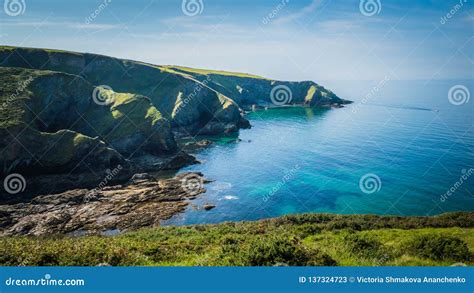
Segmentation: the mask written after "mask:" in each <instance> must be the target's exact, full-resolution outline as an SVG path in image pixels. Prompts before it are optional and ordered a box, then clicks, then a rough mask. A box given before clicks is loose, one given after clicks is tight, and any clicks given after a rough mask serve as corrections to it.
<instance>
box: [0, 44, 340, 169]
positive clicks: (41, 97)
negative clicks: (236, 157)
mask: <svg viewBox="0 0 474 293" xmlns="http://www.w3.org/2000/svg"><path fill="white" fill-rule="evenodd" d="M0 82H1V84H2V86H1V87H0V107H1V109H2V111H1V112H0V149H1V151H2V154H1V157H0V164H1V166H2V168H0V172H1V174H0V175H2V176H4V175H6V174H9V173H12V172H20V173H22V174H23V175H44V174H63V173H67V174H70V173H74V174H80V173H84V172H90V171H91V170H92V171H94V172H99V171H103V170H105V169H106V168H113V167H116V166H117V165H119V164H120V165H122V166H124V168H125V169H127V170H130V174H131V173H133V172H140V171H144V170H145V169H153V168H155V167H154V166H173V167H170V168H175V167H177V168H179V167H180V166H184V165H186V164H190V163H193V162H194V161H195V160H194V159H193V158H191V157H189V156H187V155H186V154H184V153H183V152H180V148H179V146H178V144H177V143H176V141H175V137H187V136H195V135H216V134H225V133H231V132H236V131H238V130H239V129H241V128H248V127H250V124H249V122H248V121H247V120H246V119H245V118H244V110H243V109H250V108H252V107H255V106H269V105H270V106H271V105H273V104H272V101H273V100H272V97H271V94H273V93H272V90H273V89H274V88H275V87H276V86H281V87H285V89H289V90H290V92H291V94H290V99H286V101H284V103H283V104H280V102H281V101H278V103H277V104H276V105H273V106H281V105H284V104H301V105H307V106H315V107H318V106H320V107H331V106H340V105H341V104H344V103H348V102H347V101H345V100H342V99H340V98H339V97H337V96H336V95H335V94H333V93H332V92H331V91H329V90H326V89H324V88H323V87H321V86H319V85H317V84H315V83H314V82H309V81H306V82H284V81H275V80H270V79H266V78H263V77H258V76H254V75H249V74H243V73H231V72H224V71H212V70H203V69H192V68H186V67H177V66H158V65H152V64H146V63H143V62H137V61H131V60H122V59H117V58H112V57H107V56H102V55H95V54H88V53H75V52H67V51H60V50H50V49H33V48H19V47H10V46H1V47H0ZM284 95H285V93H283V98H287V96H284ZM273 102H274V101H273ZM150 156H151V157H150ZM144 157H145V159H143V158H144ZM137 158H142V159H138V160H137ZM162 160H168V161H166V162H165V163H163V162H161V161H162ZM137 161H139V162H141V163H140V164H137Z"/></svg>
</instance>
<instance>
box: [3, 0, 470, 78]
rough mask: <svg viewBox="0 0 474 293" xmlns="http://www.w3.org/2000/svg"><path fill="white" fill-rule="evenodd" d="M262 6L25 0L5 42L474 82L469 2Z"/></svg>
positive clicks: (282, 1) (276, 73)
mask: <svg viewBox="0 0 474 293" xmlns="http://www.w3.org/2000/svg"><path fill="white" fill-rule="evenodd" d="M7 2H8V1H7ZM185 2H195V3H197V4H198V7H199V11H197V14H196V15H194V16H189V15H187V14H193V13H194V12H193V13H190V11H186V9H185V8H183V7H185V6H182V4H183V3H185ZM254 2H255V1H249V0H245V1H239V2H238V3H234V2H230V1H215V0H194V1H192V0H191V1H189V0H188V1H154V0H140V1H134V2H133V3H127V2H125V1H119V0H110V1H108V0H106V1H92V0H87V1H81V2H80V3H79V2H77V3H69V2H68V3H62V2H61V1H58V0H47V1H42V3H41V4H40V3H35V2H33V1H28V0H25V1H24V2H23V3H24V6H23V8H24V9H23V13H20V14H19V15H14V16H11V15H8V14H7V13H6V10H5V9H3V10H1V12H0V13H1V14H0V15H1V20H0V43H1V44H2V45H11V46H24V47H40V48H51V49H61V50H70V51H77V52H88V53H96V54H103V55H108V56H112V57H117V58H125V59H132V60H138V61H143V62H148V63H152V64H160V65H168V64H169V65H181V66H189V67H197V68H205V69H215V70H228V71H235V72H246V73H252V74H256V75H261V76H265V77H269V78H272V79H279V80H314V81H317V82H318V81H328V80H329V81H330V80H334V81H335V80H380V79H383V78H385V77H389V78H390V80H438V79H453V80H454V79H473V78H474V71H473V68H474V67H473V66H472V64H473V60H474V53H473V52H472V50H470V49H469V48H472V47H473V35H474V17H473V15H474V10H473V7H472V4H471V3H469V2H464V0H461V1H423V0H417V1H383V0H382V1H378V0H365V1H356V0H354V1H328V0H326V1H324V0H321V1H319V0H306V1H292V0H279V1H258V3H254ZM363 2H374V3H375V5H376V11H374V12H368V11H363V8H361V7H362V6H360V4H361V3H363ZM377 3H380V4H378V6H377ZM372 14H373V15H372ZM447 15H449V18H448V17H447Z"/></svg>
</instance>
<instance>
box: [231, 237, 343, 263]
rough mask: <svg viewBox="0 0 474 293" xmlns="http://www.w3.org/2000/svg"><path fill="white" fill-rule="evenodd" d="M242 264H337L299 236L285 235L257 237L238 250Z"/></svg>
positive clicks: (238, 257)
mask: <svg viewBox="0 0 474 293" xmlns="http://www.w3.org/2000/svg"><path fill="white" fill-rule="evenodd" d="M237 259H239V260H240V265H247V266H273V265H277V264H285V265H290V266H307V265H323V266H331V265H336V261H335V260H333V259H332V258H331V257H330V256H329V255H327V254H325V253H322V252H320V251H318V250H314V249H309V248H307V247H305V246H303V245H302V244H301V242H300V240H299V239H298V238H294V237H288V236H285V235H282V236H280V235H278V236H269V237H256V238H254V239H252V240H251V241H249V242H248V243H247V245H245V247H244V249H242V250H240V251H239V252H238V256H237Z"/></svg>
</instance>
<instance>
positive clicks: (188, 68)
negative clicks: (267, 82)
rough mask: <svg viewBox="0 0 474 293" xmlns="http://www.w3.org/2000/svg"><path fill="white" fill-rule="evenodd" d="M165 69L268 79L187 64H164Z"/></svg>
mask: <svg viewBox="0 0 474 293" xmlns="http://www.w3.org/2000/svg"><path fill="white" fill-rule="evenodd" d="M162 67H163V68H164V69H165V70H166V69H171V70H175V71H181V72H185V73H191V74H193V73H194V74H202V75H209V74H211V75H212V74H214V75H224V76H232V77H245V78H255V79H266V78H264V77H261V76H258V75H254V74H249V73H242V72H230V71H223V70H212V69H197V68H190V67H185V66H171V65H170V66H162Z"/></svg>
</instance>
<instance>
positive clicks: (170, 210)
mask: <svg viewBox="0 0 474 293" xmlns="http://www.w3.org/2000/svg"><path fill="white" fill-rule="evenodd" d="M137 177H139V178H146V177H148V176H146V175H142V174H139V176H137ZM186 180H188V181H189V182H186ZM207 182H208V180H206V179H205V178H204V177H203V176H202V174H201V173H199V172H187V173H182V174H179V175H177V176H175V177H173V178H170V179H162V180H156V179H146V180H138V181H137V182H135V183H131V184H127V185H116V186H105V187H103V188H101V189H97V188H95V189H92V190H90V189H74V190H70V191H67V192H64V193H59V194H50V195H43V196H38V197H35V198H34V199H33V200H32V201H30V202H28V203H18V204H9V205H0V220H1V222H0V223H1V224H0V236H11V235H48V234H66V233H70V234H75V235H77V234H81V233H82V234H90V233H99V234H100V233H101V232H104V231H127V230H135V229H139V228H141V227H149V226H157V225H159V224H160V221H161V220H165V219H169V218H170V217H172V216H173V215H175V214H177V213H180V212H183V211H184V210H185V209H186V207H187V205H188V204H189V200H190V199H193V198H196V197H197V196H198V195H199V194H201V193H203V192H205V188H204V184H205V183H207ZM91 194H92V195H93V200H88V199H87V198H88V197H90V196H91Z"/></svg>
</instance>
